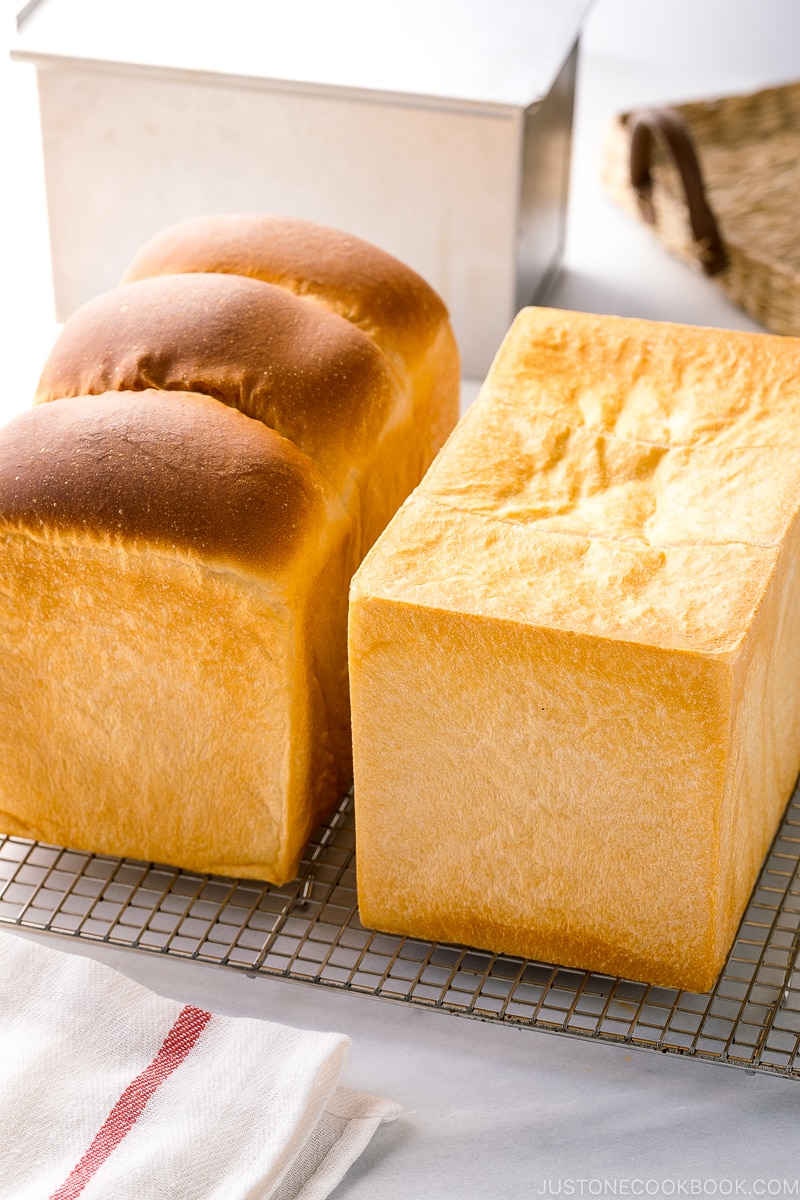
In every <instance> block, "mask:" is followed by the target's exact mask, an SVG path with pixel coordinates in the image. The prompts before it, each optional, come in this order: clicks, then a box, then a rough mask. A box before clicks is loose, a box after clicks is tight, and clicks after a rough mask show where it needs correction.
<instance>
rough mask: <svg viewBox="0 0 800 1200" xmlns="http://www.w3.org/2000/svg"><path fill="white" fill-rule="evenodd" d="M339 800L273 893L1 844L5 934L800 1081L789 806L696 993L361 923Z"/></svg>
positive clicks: (799, 974) (147, 866) (349, 820)
mask: <svg viewBox="0 0 800 1200" xmlns="http://www.w3.org/2000/svg"><path fill="white" fill-rule="evenodd" d="M354 845H355V834H354V820H353V810H352V798H351V797H347V798H346V799H345V800H344V801H343V803H342V805H341V807H340V808H339V810H338V811H337V812H336V814H335V815H334V817H333V819H332V820H331V821H330V822H329V824H328V825H326V826H323V827H322V828H321V829H319V830H318V831H317V833H316V835H315V836H314V838H313V839H312V841H311V843H310V844H309V847H308V849H307V851H306V855H305V858H304V860H303V863H302V867H301V872H300V875H299V877H298V879H296V880H294V881H293V882H292V883H291V884H289V885H287V886H285V887H281V888H277V887H270V886H269V885H266V884H260V883H254V882H252V881H251V880H235V879H226V878H223V877H221V876H208V875H199V874H192V873H191V872H187V871H178V870H175V869H174V868H172V867H164V866H158V865H153V864H152V863H143V862H136V861H134V860H132V859H122V858H110V857H106V856H102V855H95V854H85V853H77V852H75V851H72V850H64V849H61V848H59V847H57V846H49V845H44V844H43V843H41V842H31V841H26V840H24V839H21V838H16V837H3V838H0V923H5V924H10V925H18V926H21V927H22V928H24V929H35V930H47V931H50V932H52V933H56V934H65V935H69V936H72V937H79V938H83V939H86V940H87V941H95V942H97V941H101V942H108V943H110V944H111V945H115V946H126V947H129V948H131V949H136V950H140V951H147V952H151V953H155V954H169V955H171V956H174V957H177V958H190V959H198V960H199V961H201V962H206V963H215V964H218V965H220V966H225V967H230V968H234V969H239V970H243V971H246V972H249V973H251V974H252V973H255V974H263V975H277V976H282V977H284V978H290V979H295V980H302V981H304V982H307V983H311V984H316V985H321V986H325V987H333V988H341V989H347V990H350V991H353V992H360V993H365V994H369V995H373V996H380V997H384V998H386V999H390V1000H395V1001H403V1002H406V1003H409V1004H414V1005H419V1006H421V1007H424V1008H438V1009H442V1010H444V1011H446V1012H450V1013H456V1014H459V1015H462V1016H468V1017H476V1018H479V1019H481V1020H484V1021H499V1022H502V1023H504V1024H507V1025H514V1026H517V1027H523V1028H528V1029H543V1030H548V1031H550V1032H555V1033H562V1034H567V1035H572V1036H578V1037H589V1038H596V1039H599V1040H601V1041H605V1042H616V1043H623V1044H625V1045H628V1046H635V1047H639V1048H643V1049H650V1050H656V1051H661V1052H667V1053H674V1054H683V1055H691V1056H693V1057H695V1058H700V1059H705V1060H708V1061H713V1062H718V1063H724V1064H726V1065H729V1066H736V1067H743V1068H745V1069H746V1070H749V1071H751V1072H754V1071H764V1072H768V1073H771V1074H775V1075H782V1076H785V1077H790V1078H795V1079H796V1078H800V1060H798V1045H799V1044H800V970H796V968H795V963H796V958H797V950H798V939H799V938H800V881H798V868H799V867H800V794H798V792H797V791H796V792H795V794H794V796H793V797H792V800H791V802H790V805H789V808H788V811H787V813H786V816H785V818H784V821H783V824H782V826H781V828H780V830H779V832H778V835H777V837H776V839H775V842H774V843H773V846H772V849H771V850H770V853H769V855H768V857H767V860H766V862H765V864H764V867H763V870H762V872H761V875H760V877H759V880H758V883H757V884H756V887H755V890H754V892H753V895H752V898H751V900H750V904H749V906H748V909H747V912H746V913H745V916H744V919H743V921H742V925H741V927H740V929H739V933H738V936H737V939H736V943H735V945H734V947H733V949H732V951H731V954H730V957H729V958H728V962H727V963H726V965H725V969H724V970H723V972H722V974H721V976H720V978H719V980H718V981H717V984H716V987H715V988H714V989H713V991H712V992H710V993H708V994H706V995H698V994H695V993H692V992H685V991H675V990H672V989H669V988H661V987H650V986H647V985H645V984H641V983H634V982H631V981H629V980H625V979H616V978H612V977H610V976H607V975H599V974H595V973H592V972H583V971H575V970H571V969H566V968H563V967H558V966H552V965H548V964H545V963H538V962H529V961H526V960H524V959H520V958H513V957H509V956H507V955H502V954H489V953H486V952H484V951H479V950H474V949H470V948H467V947H461V946H451V945H436V944H432V943H429V942H422V941H419V940H418V939H416V938H402V937H396V936H390V935H386V934H381V933H376V932H374V931H372V930H369V929H366V928H365V927H364V926H363V925H362V924H361V922H360V921H359V919H358V909H357V906H356V891H355V859H354Z"/></svg>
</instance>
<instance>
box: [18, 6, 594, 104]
mask: <svg viewBox="0 0 800 1200" xmlns="http://www.w3.org/2000/svg"><path fill="white" fill-rule="evenodd" d="M589 3H590V0H557V3H554V2H553V0H492V3H487V0H403V3H402V4H386V3H376V2H375V0H337V3H335V4H333V3H331V0H293V2H292V3H290V4H287V3H285V0H228V3H227V4H225V5H221V4H219V3H218V2H213V0H137V2H136V3H133V2H132V0H115V3H113V4H109V3H108V0H30V2H29V3H28V4H27V5H26V6H25V7H24V8H23V9H22V10H21V12H20V14H19V16H18V18H17V24H18V34H17V39H16V43H15V45H14V47H13V49H12V56H13V57H14V58H17V59H23V60H29V61H33V62H36V63H37V64H39V65H41V64H44V63H48V62H50V63H57V62H61V63H72V64H73V65H78V64H80V65H83V66H90V65H91V66H95V67H99V68H106V69H108V68H115V69H119V70H135V71H137V72H142V71H145V72H151V73H156V74H162V73H165V72H168V73H171V74H175V73H178V74H179V75H181V76H183V77H188V78H190V79H194V80H195V81H197V80H198V78H200V79H203V78H206V79H207V80H208V81H213V80H214V78H215V77H216V79H217V81H218V82H219V81H220V79H222V80H228V81H231V82H238V83H240V84H241V85H243V86H247V85H250V86H254V85H255V86H269V87H273V88H276V89H282V90H286V89H288V90H301V91H306V92H308V91H312V92H319V93H323V94H325V93H328V92H335V93H337V94H338V93H341V92H344V93H345V94H347V95H348V96H352V97H353V98H356V99H369V100H373V101H374V100H381V99H382V100H384V101H389V102H393V103H406V104H413V105H423V106H425V107H435V108H441V107H445V108H452V107H455V108H467V109H470V108H476V107H477V108H479V109H481V108H484V109H485V108H489V109H492V108H499V109H525V108H528V107H529V106H530V105H532V104H535V103H537V102H538V101H539V100H541V99H542V98H543V97H544V96H546V95H547V93H548V92H549V91H550V88H551V87H552V84H553V82H554V80H555V78H556V76H557V75H558V72H559V71H560V69H561V67H562V65H563V64H564V62H565V60H566V58H567V57H568V55H569V53H570V50H571V49H572V47H573V45H574V44H575V42H576V40H577V37H578V32H579V27H580V23H581V21H582V19H583V16H584V14H585V12H586V10H587V9H588V7H589Z"/></svg>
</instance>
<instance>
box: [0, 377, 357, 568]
mask: <svg viewBox="0 0 800 1200" xmlns="http://www.w3.org/2000/svg"><path fill="white" fill-rule="evenodd" d="M330 504H331V502H330V500H329V492H328V489H327V487H326V485H325V483H324V480H323V479H322V478H321V476H320V475H319V473H318V472H317V470H316V469H315V467H314V465H313V463H311V462H310V461H309V459H308V458H307V457H306V456H305V455H304V454H302V453H301V452H300V451H299V450H297V449H296V447H295V446H293V445H292V444H291V443H290V442H288V441H286V439H285V438H282V437H281V436H280V435H279V434H277V433H275V432H274V431H273V430H271V429H268V428H267V427H266V426H264V425H262V424H260V423H259V422H257V421H252V420H250V419H249V418H248V417H245V416H243V415H242V414H241V413H238V412H236V411H234V410H233V409H231V408H227V407H225V405H222V404H220V403H219V402H218V401H217V400H212V399H211V398H209V397H207V396H200V395H192V394H187V393H175V392H170V393H157V392H152V391H143V392H140V393H137V394H135V395H132V394H131V393H127V394H124V393H123V394H120V393H117V392H110V393H106V394H104V395H100V396H81V397H77V398H73V399H64V400H57V401H55V402H54V403H52V404H47V405H43V406H41V407H39V408H33V409H30V410H29V411H28V412H25V413H23V414H22V415H21V416H19V417H17V418H16V419H15V420H13V421H11V422H10V423H9V424H8V425H6V426H5V428H4V429H2V430H0V522H2V523H3V524H4V525H6V526H8V525H11V526H12V527H14V526H16V527H22V528H29V529H32V530H34V531H35V532H46V531H48V530H57V531H58V532H59V533H64V532H66V531H68V530H74V531H75V532H77V533H78V534H85V535H86V536H87V537H91V538H93V539H95V540H97V539H102V538H103V537H106V538H108V539H111V540H119V541H120V542H134V543H136V542H140V541H141V542H142V543H144V544H153V543H154V544H156V545H159V546H162V547H164V548H168V549H170V550H172V551H174V550H178V551H179V552H185V553H187V554H190V555H191V554H199V555H201V556H202V557H203V558H205V559H211V560H216V561H218V562H219V563H220V564H221V565H227V566H234V567H236V568H243V569H245V570H247V571H250V572H252V571H255V572H256V573H262V572H270V573H274V572H275V571H276V570H277V571H278V572H280V571H281V570H290V569H291V565H292V562H293V560H294V558H295V557H296V555H297V553H298V552H301V551H302V550H303V547H304V546H305V545H306V544H307V542H306V541H305V539H306V538H307V535H308V531H309V530H314V529H315V528H318V527H319V525H320V524H321V523H323V522H324V521H325V520H326V518H327V516H328V514H327V513H326V508H329V506H330ZM337 508H338V506H337Z"/></svg>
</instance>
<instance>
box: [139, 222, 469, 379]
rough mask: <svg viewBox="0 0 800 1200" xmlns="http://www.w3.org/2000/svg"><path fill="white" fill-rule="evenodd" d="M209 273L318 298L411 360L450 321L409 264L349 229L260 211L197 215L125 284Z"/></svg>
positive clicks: (158, 244) (168, 233) (176, 228)
mask: <svg viewBox="0 0 800 1200" xmlns="http://www.w3.org/2000/svg"><path fill="white" fill-rule="evenodd" d="M194 271H212V272H218V273H223V274H229V275H247V276H250V277H251V278H253V279H261V280H264V281H266V282H268V283H274V284H278V285H279V286H280V287H282V288H285V289H286V290H287V291H290V292H295V293H296V294H298V295H302V296H308V297H313V298H314V299H316V300H319V301H320V302H321V303H322V304H324V305H325V306H326V307H327V308H330V309H332V310H333V311H334V312H337V313H338V314H339V315H340V316H342V317H346V318H347V320H348V321H351V322H352V323H353V324H355V325H358V326H359V327H360V328H362V329H364V330H365V331H366V332H367V333H369V334H370V336H371V337H373V338H374V339H375V341H376V342H377V344H378V345H379V346H380V347H381V348H382V349H383V350H384V352H385V353H387V354H388V355H389V356H390V357H391V358H392V359H393V360H394V361H395V365H397V360H398V358H399V359H400V360H402V365H403V366H406V365H407V363H408V362H409V361H411V360H414V359H416V358H417V357H418V356H419V355H420V354H421V353H422V352H424V350H425V348H426V347H427V346H428V345H429V344H430V343H431V342H432V341H434V340H435V338H436V336H437V333H438V331H439V329H440V327H441V326H443V325H448V317H447V310H446V308H445V306H444V304H443V303H442V301H441V299H440V298H439V296H437V294H436V293H435V292H434V291H433V289H432V288H431V287H430V286H429V285H428V284H427V283H426V282H425V280H424V279H422V278H421V277H420V276H419V275H417V273H416V272H415V271H413V270H412V269H411V268H410V267H407V266H406V265H405V264H404V263H402V262H400V261H399V260H398V259H396V258H394V257H392V255H390V254H387V253H386V252H385V251H383V250H380V249H378V247H377V246H372V245H370V244H369V243H368V242H364V241H362V240H361V239H360V238H357V237H353V236H352V234H348V233H343V232H341V231H340V230H338V229H331V228H329V227H328V226H325V225H318V224H315V223H314V222H311V221H302V220H298V219H296V218H290V217H281V216H272V215H265V214H260V213H249V214H223V215H218V216H205V217H195V218H193V219H191V220H188V221H182V222H181V223H180V224H177V225H173V226H171V227H170V228H169V229H166V230H165V231H164V232H163V233H160V234H158V235H157V236H156V237H154V238H153V239H152V240H151V241H149V242H147V243H146V245H144V246H143V247H142V249H141V250H140V251H139V252H138V254H137V255H136V256H135V257H134V259H133V261H132V262H131V263H130V265H129V267H128V269H127V271H126V272H125V275H124V280H123V281H124V282H126V283H128V282H131V281H133V280H137V279H144V278H146V277H148V276H153V275H169V274H183V273H186V272H194Z"/></svg>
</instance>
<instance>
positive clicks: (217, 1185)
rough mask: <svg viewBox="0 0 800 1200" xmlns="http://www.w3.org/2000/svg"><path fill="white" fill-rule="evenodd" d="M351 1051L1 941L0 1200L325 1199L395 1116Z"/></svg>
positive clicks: (35, 947) (334, 1041) (325, 1036)
mask: <svg viewBox="0 0 800 1200" xmlns="http://www.w3.org/2000/svg"><path fill="white" fill-rule="evenodd" d="M349 1044H350V1043H349V1039H348V1038H346V1037H344V1036H342V1035H340V1034H336V1033H313V1032H307V1031H304V1030H298V1029H291V1028H289V1027H288V1026H285V1025H276V1024H274V1023H272V1022H269V1021H259V1020H253V1019H250V1018H245V1017H224V1016H216V1015H214V1014H212V1013H209V1012H206V1011H205V1010H203V1009H199V1008H195V1007H193V1006H192V1005H183V1004H180V1003H178V1002H176V1001H173V1000H166V999H164V998H163V997H161V996H157V995H155V994H154V993H153V992H151V991H149V990H148V989H147V988H145V987H142V986H141V985H140V984H137V983H133V982H132V981H131V980H129V979H127V978H126V977H125V976H124V975H120V974H119V972H117V971H114V970H112V969H111V968H110V967H106V966H104V965H102V964H101V963H97V962H94V961H93V960H92V959H88V958H85V957H83V956H81V955H73V954H65V953H62V952H60V951H57V950H51V949H50V948H49V947H46V946H41V945H39V944H37V943H34V942H29V941H26V940H24V939H23V938H21V937H18V936H16V935H14V934H10V933H3V934H0V1198H2V1200H74V1198H75V1197H78V1196H80V1197H81V1200H100V1198H101V1197H102V1198H103V1200H112V1198H113V1200H161V1198H162V1197H172V1198H175V1200H267V1198H268V1197H269V1198H270V1200H323V1197H325V1196H328V1195H329V1194H330V1192H331V1191H332V1190H333V1188H334V1187H336V1185H337V1183H338V1182H339V1181H340V1180H341V1178H342V1176H343V1175H344V1173H345V1171H346V1170H347V1168H348V1167H349V1166H350V1165H351V1163H352V1162H354V1160H355V1159H356V1158H357V1157H358V1155H359V1154H360V1153H361V1151H362V1150H363V1149H364V1147H365V1146H366V1144H367V1142H368V1141H369V1140H370V1138H371V1137H372V1134H373V1133H374V1132H375V1130H376V1129H377V1127H378V1125H380V1124H381V1122H383V1121H386V1120H391V1119H392V1118H393V1117H394V1116H396V1115H397V1107H396V1106H395V1105H393V1104H391V1103H389V1102H387V1101H385V1100H378V1099H376V1098H374V1097H371V1096H365V1095H362V1094H361V1093H359V1092H354V1091H350V1090H348V1089H344V1088H339V1087H338V1080H339V1077H340V1075H341V1072H342V1069H343V1067H344V1065H345V1061H346V1058H347V1051H348V1047H349Z"/></svg>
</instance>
